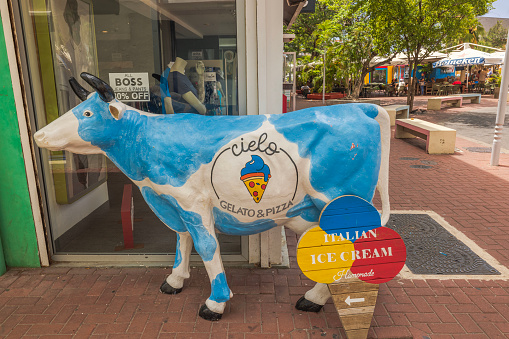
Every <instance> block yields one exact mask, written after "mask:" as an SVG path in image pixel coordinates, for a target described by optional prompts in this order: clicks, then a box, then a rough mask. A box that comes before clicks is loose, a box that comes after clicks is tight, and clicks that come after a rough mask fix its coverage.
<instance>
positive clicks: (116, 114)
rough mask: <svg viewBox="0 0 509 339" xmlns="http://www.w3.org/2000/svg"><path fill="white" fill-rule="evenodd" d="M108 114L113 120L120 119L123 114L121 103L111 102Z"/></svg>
mask: <svg viewBox="0 0 509 339" xmlns="http://www.w3.org/2000/svg"><path fill="white" fill-rule="evenodd" d="M109 108H110V113H111V115H112V116H113V118H115V120H120V119H122V116H123V115H124V112H125V105H124V104H123V103H121V102H112V103H110V107H109Z"/></svg>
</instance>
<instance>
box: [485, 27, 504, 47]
mask: <svg viewBox="0 0 509 339" xmlns="http://www.w3.org/2000/svg"><path fill="white" fill-rule="evenodd" d="M486 42H487V43H488V44H489V45H490V46H491V47H496V48H502V49H505V44H506V42H507V28H504V26H502V22H500V21H497V24H496V25H495V26H493V27H491V28H490V30H489V31H488V34H487V35H486Z"/></svg>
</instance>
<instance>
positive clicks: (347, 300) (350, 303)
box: [345, 296, 364, 306]
mask: <svg viewBox="0 0 509 339" xmlns="http://www.w3.org/2000/svg"><path fill="white" fill-rule="evenodd" d="M345 302H346V303H347V304H348V306H351V305H352V303H361V302H364V298H350V296H348V297H347V298H346V300H345Z"/></svg>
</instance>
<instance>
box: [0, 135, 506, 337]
mask: <svg viewBox="0 0 509 339" xmlns="http://www.w3.org/2000/svg"><path fill="white" fill-rule="evenodd" d="M472 145H475V143H473V142H472V141H467V140H463V139H461V138H458V140H457V147H458V148H459V150H460V152H457V153H456V154H455V155H428V154H426V153H425V152H424V150H423V147H424V143H423V142H419V141H411V142H408V141H405V140H395V139H392V145H391V147H392V149H391V164H390V170H391V172H390V173H391V181H390V194H391V197H390V198H391V208H392V209H393V210H432V211H434V212H436V213H438V214H439V215H440V216H441V217H443V218H444V219H445V220H446V221H447V222H448V223H449V224H451V225H452V226H453V227H455V228H457V229H458V230H459V231H461V232H463V233H464V234H465V235H466V236H467V237H469V238H470V239H471V240H473V241H475V242H476V243H477V245H479V246H481V247H482V248H483V249H484V250H486V251H487V252H488V253H489V254H491V255H492V256H493V257H495V258H496V259H497V260H498V261H499V262H500V263H501V264H502V265H504V266H506V267H509V208H508V205H507V202H508V201H509V155H507V154H502V155H501V161H500V163H501V166H499V167H490V166H489V159H490V154H489V153H471V152H469V151H468V150H466V148H465V147H468V146H472ZM408 158H414V160H407V159H408ZM423 163H424V164H427V165H428V166H431V168H413V167H410V166H411V165H415V164H423ZM375 203H376V204H377V205H379V202H378V201H375ZM287 238H288V246H289V252H290V254H291V258H290V261H291V268H290V269H257V268H252V269H237V268H227V270H226V271H227V279H228V282H229V285H230V287H231V289H232V291H233V293H234V297H233V299H232V300H231V301H230V302H228V305H227V308H226V311H225V314H224V316H223V319H222V320H221V321H219V322H216V323H211V322H208V321H205V320H202V319H201V318H200V317H198V316H197V314H198V310H199V307H200V305H201V304H202V303H203V302H204V301H205V299H206V298H207V297H208V295H209V293H210V285H209V282H208V278H207V276H206V273H205V269H204V268H193V269H192V271H191V278H190V279H188V281H186V284H185V288H184V290H183V292H182V293H181V294H179V295H175V296H171V295H163V294H161V293H159V292H158V291H159V285H160V284H161V282H162V281H163V279H164V278H165V276H166V275H167V274H169V272H170V269H163V268H90V269H87V268H63V267H49V268H43V269H11V270H9V271H8V272H7V273H6V274H5V275H4V276H2V277H0V336H1V337H6V338H20V337H23V336H24V337H27V338H30V337H41V338H66V337H68V338H71V337H73V338H88V337H91V338H232V339H234V338H345V335H344V332H343V330H342V328H341V323H340V321H339V317H338V315H337V313H336V311H335V309H334V307H333V305H332V304H331V303H330V302H329V303H328V304H326V305H325V307H324V309H323V310H322V311H321V312H319V313H303V312H299V311H297V310H296V309H295V308H294V304H295V302H296V301H297V300H298V298H299V297H300V296H301V295H303V293H305V292H306V291H307V290H308V289H309V288H310V286H312V283H311V282H310V281H309V280H308V279H306V278H305V277H303V275H302V274H301V272H300V271H299V269H298V267H297V264H296V260H295V247H296V243H297V237H296V235H295V234H293V233H292V232H287ZM371 325H372V326H371V329H370V332H369V337H374V338H433V339H434V338H508V337H509V281H507V280H469V279H456V280H451V279H445V280H439V279H438V278H437V279H433V280H422V279H413V280H410V279H402V278H401V277H396V278H395V279H394V280H392V281H391V282H389V283H387V284H382V285H381V286H380V293H379V297H378V301H377V306H376V309H375V315H374V318H373V321H372V324H371Z"/></svg>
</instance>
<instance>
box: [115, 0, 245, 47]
mask: <svg viewBox="0 0 509 339" xmlns="http://www.w3.org/2000/svg"><path fill="white" fill-rule="evenodd" d="M119 1H120V4H121V5H123V6H126V7H128V8H129V9H131V10H133V11H136V12H138V13H140V14H143V15H145V16H147V17H152V15H153V10H155V11H157V12H158V13H159V14H160V15H161V19H162V20H173V21H175V23H176V36H177V38H178V39H183V38H187V39H193V38H202V37H203V36H206V35H219V36H225V35H235V32H236V29H237V25H236V13H235V0H162V1H161V2H158V1H157V0H119Z"/></svg>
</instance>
